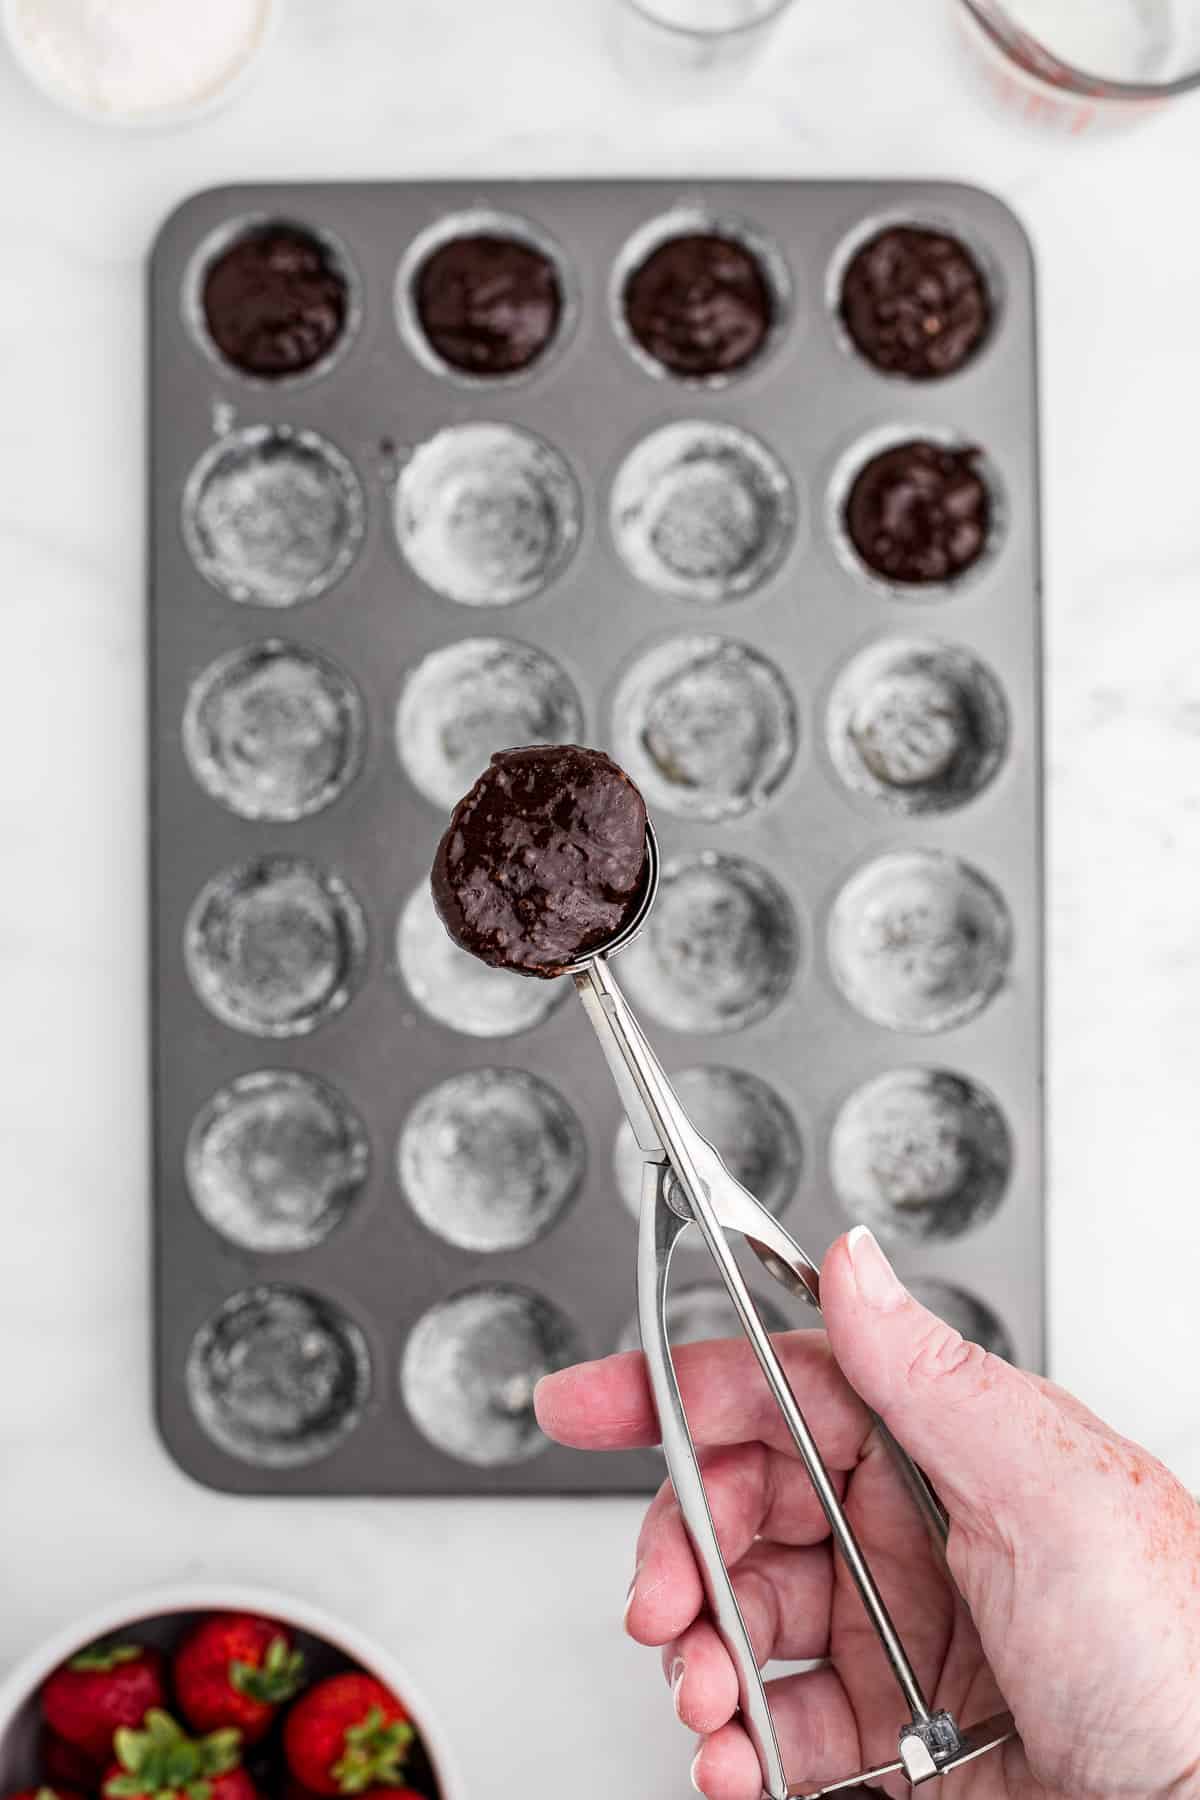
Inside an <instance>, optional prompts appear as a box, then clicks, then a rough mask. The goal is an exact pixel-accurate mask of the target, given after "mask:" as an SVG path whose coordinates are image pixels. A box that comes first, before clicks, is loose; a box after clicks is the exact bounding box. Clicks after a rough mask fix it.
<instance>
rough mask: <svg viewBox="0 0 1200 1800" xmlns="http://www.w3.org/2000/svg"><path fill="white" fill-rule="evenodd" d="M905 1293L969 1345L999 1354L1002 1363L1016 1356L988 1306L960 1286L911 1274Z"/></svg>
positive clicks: (1002, 1327)
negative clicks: (952, 1328)
mask: <svg viewBox="0 0 1200 1800" xmlns="http://www.w3.org/2000/svg"><path fill="white" fill-rule="evenodd" d="M905 1285H906V1286H907V1288H908V1291H909V1293H910V1294H911V1295H912V1296H913V1298H914V1299H915V1300H919V1301H920V1302H921V1305H922V1306H927V1307H928V1308H929V1311H930V1312H933V1313H936V1314H937V1315H938V1318H939V1319H944V1320H945V1321H946V1323H947V1325H952V1326H953V1327H954V1329H955V1331H957V1332H958V1333H959V1334H960V1335H961V1336H962V1337H965V1338H967V1339H969V1340H970V1342H971V1343H973V1344H979V1345H980V1346H981V1347H982V1348H983V1349H984V1350H990V1351H991V1353H992V1355H993V1356H1002V1357H1003V1358H1004V1359H1005V1361H1006V1362H1013V1361H1015V1359H1016V1351H1015V1348H1014V1346H1013V1341H1012V1338H1011V1337H1010V1336H1009V1333H1008V1331H1007V1330H1006V1329H1005V1327H1004V1325H1003V1324H1002V1323H1001V1321H1000V1320H999V1319H998V1318H997V1317H996V1314H995V1313H994V1312H993V1311H992V1309H991V1307H990V1306H985V1305H984V1303H983V1301H982V1300H977V1299H976V1297H975V1295H974V1294H968V1293H967V1292H966V1290H965V1289H964V1288H960V1287H954V1286H953V1285H952V1284H951V1283H950V1282H948V1281H936V1280H934V1279H932V1278H931V1277H926V1276H923V1275H918V1276H915V1277H914V1278H913V1279H912V1280H911V1281H908V1282H906V1283H905Z"/></svg>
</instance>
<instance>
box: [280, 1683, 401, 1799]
mask: <svg viewBox="0 0 1200 1800" xmlns="http://www.w3.org/2000/svg"><path fill="white" fill-rule="evenodd" d="M412 1738H413V1728H412V1726H411V1725H410V1724H409V1722H408V1714H407V1712H406V1711H405V1710H404V1708H403V1706H401V1704H400V1702H399V1700H397V1698H396V1696H395V1694H393V1693H391V1692H390V1691H389V1690H388V1689H387V1688H385V1687H384V1685H383V1683H382V1682H381V1681H376V1680H375V1679H374V1677H373V1676H371V1675H362V1674H357V1673H350V1674H347V1675H331V1676H330V1677H329V1679H328V1680H327V1681H319V1682H318V1683H317V1685H316V1687H312V1688H309V1690H308V1692H307V1694H305V1695H304V1696H303V1697H302V1698H301V1699H299V1700H297V1702H296V1704H295V1705H294V1706H293V1707H292V1709H291V1711H290V1712H289V1713H288V1715H287V1718H286V1720H285V1721H284V1727H283V1753H284V1755H285V1756H286V1758H287V1762H288V1767H289V1768H290V1769H291V1771H292V1774H293V1775H294V1776H295V1777H296V1780H297V1781H299V1782H301V1783H302V1784H303V1786H304V1787H306V1788H308V1789H310V1790H311V1792H312V1793H314V1794H366V1793H368V1792H369V1791H370V1790H371V1789H372V1788H376V1787H382V1788H387V1789H388V1790H389V1791H391V1792H392V1793H394V1791H395V1789H396V1788H398V1787H399V1785H400V1782H401V1779H402V1765H403V1762H404V1758H405V1757H406V1755H407V1754H408V1748H409V1745H410V1744H411V1743H412Z"/></svg>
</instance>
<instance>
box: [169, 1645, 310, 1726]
mask: <svg viewBox="0 0 1200 1800" xmlns="http://www.w3.org/2000/svg"><path fill="white" fill-rule="evenodd" d="M303 1677H304V1658H303V1656H302V1655H301V1653H300V1651H299V1650H297V1649H295V1648H294V1647H293V1645H292V1640H291V1638H290V1637H289V1635H288V1633H287V1632H286V1631H285V1630H284V1628H283V1626H282V1625H276V1624H274V1623H273V1621H272V1620H270V1619H260V1618H256V1617H255V1616H254V1615H253V1614H252V1613H210V1614H209V1615H208V1616H207V1617H206V1618H204V1619H202V1620H201V1621H200V1623H199V1624H198V1625H197V1626H196V1627H195V1629H194V1630H193V1631H191V1632H189V1633H188V1635H187V1637H186V1638H185V1639H184V1640H183V1643H182V1644H181V1645H180V1647H179V1649H178V1651H177V1652H176V1655H175V1667H174V1678H175V1698H176V1700H177V1701H178V1702H179V1710H180V1711H181V1712H182V1713H183V1716H184V1718H185V1719H186V1720H187V1722H188V1724H189V1725H190V1726H191V1727H192V1729H193V1730H194V1731H216V1730H217V1729H218V1728H219V1727H221V1726H223V1725H226V1726H227V1725H232V1726H235V1727H236V1728H237V1730H238V1731H240V1732H241V1734H242V1742H243V1743H244V1744H253V1743H255V1742H256V1741H257V1740H258V1739H259V1738H261V1737H264V1736H265V1735H266V1733H267V1732H268V1731H269V1730H270V1727H271V1721H272V1719H273V1718H274V1717H275V1713H276V1710H277V1708H278V1707H279V1706H281V1705H282V1704H283V1702H284V1701H285V1700H290V1699H291V1698H292V1696H293V1695H294V1694H295V1693H297V1692H298V1691H299V1688H300V1684H301V1681H302V1680H303Z"/></svg>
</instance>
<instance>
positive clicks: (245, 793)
mask: <svg viewBox="0 0 1200 1800" xmlns="http://www.w3.org/2000/svg"><path fill="white" fill-rule="evenodd" d="M363 737H364V721H363V703H362V699H361V697H360V695H359V692H358V689H357V688H356V687H355V685H354V683H353V682H352V681H351V680H350V677H349V676H348V675H346V674H344V673H343V672H342V670H341V669H339V668H338V667H337V666H336V664H334V663H332V662H330V661H329V660H328V658H327V657H324V656H319V655H317V653H316V652H315V651H313V650H303V649H301V648H300V646H299V645H298V644H285V643H281V642H280V641H279V639H277V638H276V639H272V640H270V641H269V642H267V643H262V644H250V645H248V646H247V647H246V648H244V649H241V650H231V651H230V652H229V653H228V654H227V655H225V656H220V657H218V658H217V660H216V661H215V662H213V663H210V664H209V666H208V668H207V669H205V671H204V673H203V674H202V675H201V676H200V677H199V679H198V680H197V681H196V683H195V684H194V686H193V687H192V690H191V692H190V694H189V695H188V703H187V710H186V712H185V713H184V719H183V747H184V752H185V754H186V756H187V759H188V763H189V765H190V766H191V770H192V774H193V775H194V776H195V777H196V780H197V781H198V782H199V783H200V785H201V787H202V788H205V789H206V790H207V792H208V793H210V794H211V795H212V797H213V799H214V800H218V801H220V803H221V805H222V806H226V807H228V808H229V810H230V812H234V813H238V814H239V815H240V816H241V817H242V818H243V819H268V820H272V821H275V822H278V823H286V822H289V821H292V820H295V819H304V818H309V817H311V815H312V814H313V813H317V812H321V811H322V810H323V809H324V808H325V807H326V806H330V805H332V803H333V801H334V800H336V799H337V797H338V795H339V794H341V793H342V792H343V791H344V790H345V788H346V787H348V786H349V784H350V782H351V781H352V780H353V779H354V776H355V775H356V774H357V772H358V768H359V765H360V763H361V761H362V752H363Z"/></svg>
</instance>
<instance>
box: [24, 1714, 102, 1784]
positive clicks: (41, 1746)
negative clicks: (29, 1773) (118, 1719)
mask: <svg viewBox="0 0 1200 1800" xmlns="http://www.w3.org/2000/svg"><path fill="white" fill-rule="evenodd" d="M110 1748H111V1746H110ZM37 1766H38V1768H39V1769H40V1770H41V1772H42V1780H43V1782H44V1784H45V1785H46V1786H47V1787H48V1788H50V1790H51V1791H52V1792H54V1793H59V1792H61V1791H62V1789H63V1788H68V1789H71V1790H75V1789H78V1791H79V1792H80V1793H81V1794H92V1793H94V1792H95V1791H96V1789H97V1787H99V1785H100V1764H99V1763H98V1762H97V1761H96V1760H95V1758H94V1757H91V1756H88V1755H87V1753H86V1752H85V1751H83V1750H79V1749H77V1748H76V1746H75V1745H74V1744H68V1742H67V1740H66V1738H63V1737H59V1735H58V1733H57V1731H52V1730H51V1729H50V1727H49V1725H43V1726H42V1729H41V1731H40V1732H39V1733H38V1751H37Z"/></svg>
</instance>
